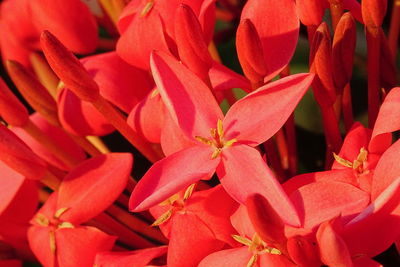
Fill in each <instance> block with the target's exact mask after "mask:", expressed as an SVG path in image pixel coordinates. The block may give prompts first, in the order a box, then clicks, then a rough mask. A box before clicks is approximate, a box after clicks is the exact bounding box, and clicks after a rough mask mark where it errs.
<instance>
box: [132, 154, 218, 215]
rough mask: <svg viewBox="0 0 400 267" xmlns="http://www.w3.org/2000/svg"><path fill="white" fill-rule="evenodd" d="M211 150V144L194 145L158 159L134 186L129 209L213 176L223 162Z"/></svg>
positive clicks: (154, 202)
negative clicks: (215, 157)
mask: <svg viewBox="0 0 400 267" xmlns="http://www.w3.org/2000/svg"><path fill="white" fill-rule="evenodd" d="M212 153H213V150H212V149H211V148H209V147H206V146H195V147H191V148H187V149H185V150H181V151H179V152H176V153H174V154H172V155H170V156H168V157H166V158H164V159H162V160H160V161H158V162H156V163H155V164H154V165H153V166H152V167H151V168H150V170H148V171H147V173H146V174H145V175H144V176H143V178H142V179H141V180H140V181H139V183H138V184H137V185H136V187H135V189H134V190H133V192H132V195H131V198H130V200H129V210H131V211H142V210H146V209H149V208H150V207H152V206H155V205H157V204H159V203H161V202H162V201H164V200H166V199H167V198H169V197H170V196H172V195H173V194H175V193H177V192H179V191H180V190H182V189H184V188H185V187H187V186H189V185H190V184H192V183H194V182H197V181H199V180H201V179H208V178H210V177H211V175H212V174H213V173H214V172H215V169H216V167H217V165H218V164H219V162H220V161H219V160H218V159H212V158H211V155H212Z"/></svg>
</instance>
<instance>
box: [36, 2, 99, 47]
mask: <svg viewBox="0 0 400 267" xmlns="http://www.w3.org/2000/svg"><path fill="white" fill-rule="evenodd" d="M29 4H30V9H31V12H32V21H33V22H34V24H35V26H36V27H37V29H38V31H39V32H41V31H43V30H48V31H50V32H52V33H53V34H55V35H56V36H57V37H59V38H60V40H61V42H62V43H63V44H65V46H66V47H68V49H70V50H72V51H74V52H75V53H79V54H86V53H90V52H93V51H94V50H95V49H96V47H97V44H98V41H99V39H98V36H97V24H96V21H95V19H94V16H93V15H92V14H91V13H90V10H89V9H88V7H87V6H86V5H85V4H84V3H83V2H82V1H79V0H71V1H62V0H37V1H33V2H32V1H29Z"/></svg>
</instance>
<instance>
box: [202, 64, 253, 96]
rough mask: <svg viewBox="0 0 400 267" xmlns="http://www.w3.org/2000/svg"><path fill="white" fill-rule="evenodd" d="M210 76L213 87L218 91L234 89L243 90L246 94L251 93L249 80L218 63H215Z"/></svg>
mask: <svg viewBox="0 0 400 267" xmlns="http://www.w3.org/2000/svg"><path fill="white" fill-rule="evenodd" d="M208 75H209V76H210V80H211V85H212V87H213V89H214V90H216V91H219V90H221V91H223V90H228V89H232V88H241V89H243V90H244V91H246V92H250V91H251V85H250V82H249V80H247V79H246V78H245V77H243V76H242V75H239V74H237V73H236V72H234V71H232V70H231V69H229V68H227V67H225V66H224V65H222V64H220V63H218V62H214V64H213V66H212V68H211V69H210V72H209V73H208Z"/></svg>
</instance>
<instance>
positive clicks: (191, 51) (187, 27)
mask: <svg viewBox="0 0 400 267" xmlns="http://www.w3.org/2000/svg"><path fill="white" fill-rule="evenodd" d="M175 41H176V44H177V46H178V53H179V57H180V59H181V61H182V62H183V63H184V64H185V65H186V66H187V67H188V68H189V69H190V70H192V71H193V72H194V73H196V74H197V75H198V76H199V77H200V78H201V79H202V80H206V81H207V80H208V79H209V78H208V71H209V70H210V68H211V67H212V64H213V60H212V58H211V55H210V53H209V52H208V48H207V44H206V41H205V39H204V34H203V31H202V29H201V25H200V22H199V21H198V19H197V17H196V15H195V14H194V12H193V10H192V9H191V8H190V7H189V6H187V5H185V4H181V5H180V6H179V8H178V10H177V11H176V19H175Z"/></svg>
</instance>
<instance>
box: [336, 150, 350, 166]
mask: <svg viewBox="0 0 400 267" xmlns="http://www.w3.org/2000/svg"><path fill="white" fill-rule="evenodd" d="M333 157H334V158H335V160H336V161H337V162H338V163H339V164H341V165H343V166H345V167H348V168H353V163H351V162H350V161H348V160H346V159H344V158H342V157H340V156H339V155H337V154H336V153H333Z"/></svg>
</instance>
